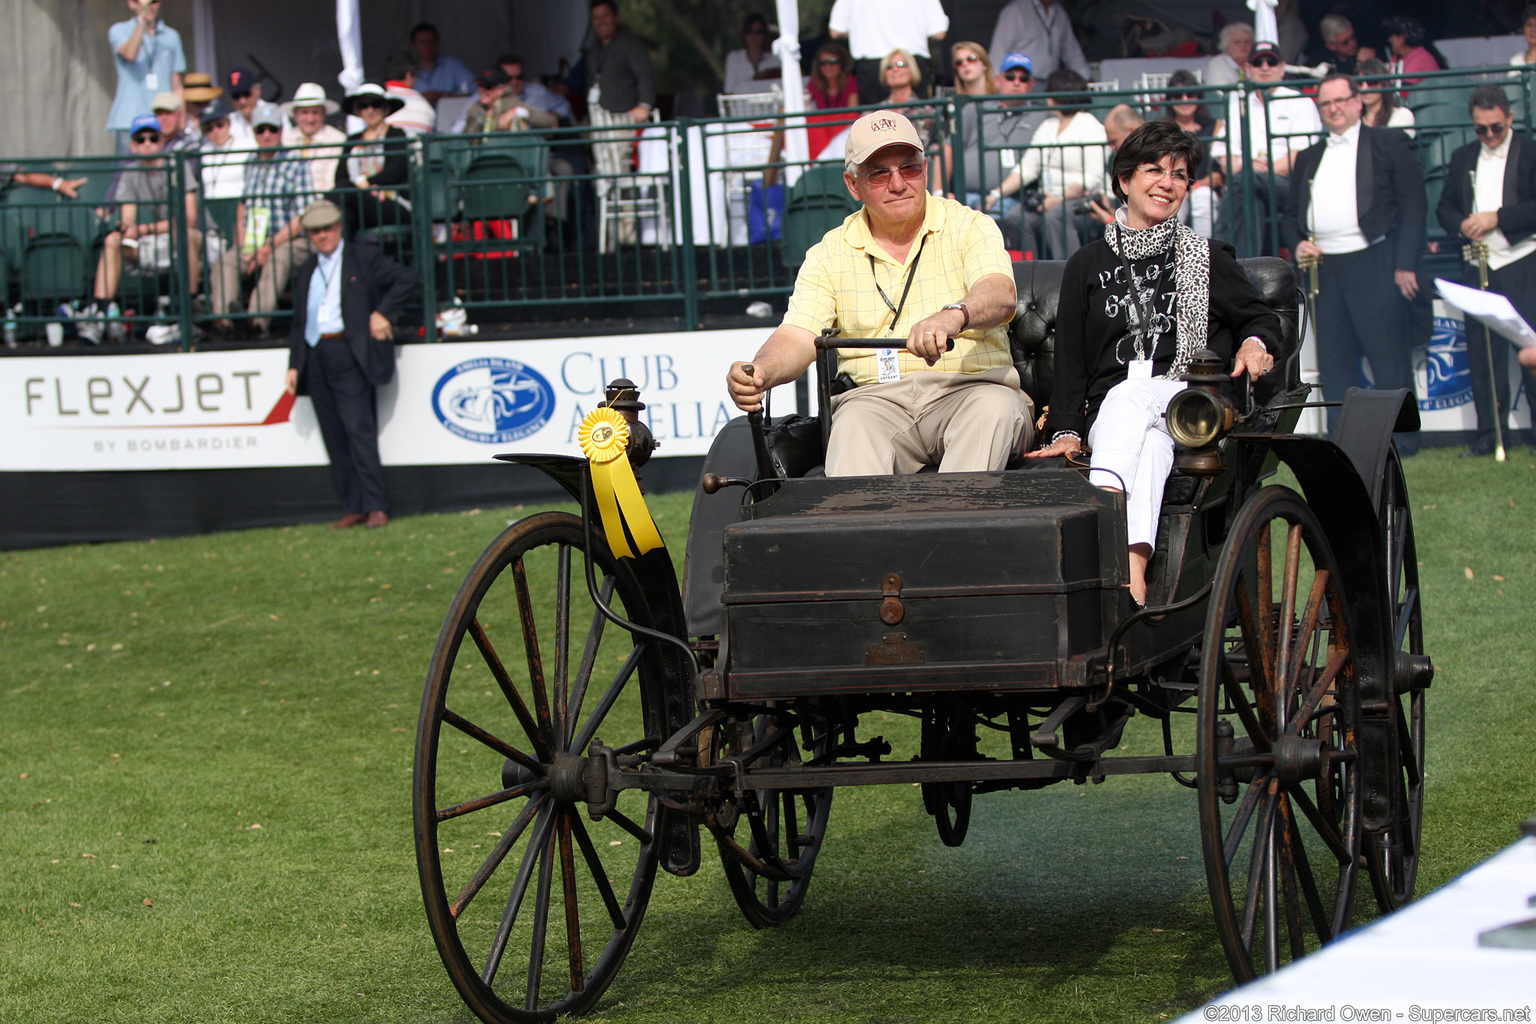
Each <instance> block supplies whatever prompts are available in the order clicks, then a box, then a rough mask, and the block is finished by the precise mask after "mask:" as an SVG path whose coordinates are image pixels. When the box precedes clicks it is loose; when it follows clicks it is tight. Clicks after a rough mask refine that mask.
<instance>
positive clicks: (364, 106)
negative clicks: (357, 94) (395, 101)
mask: <svg viewBox="0 0 1536 1024" xmlns="http://www.w3.org/2000/svg"><path fill="white" fill-rule="evenodd" d="M352 107H353V109H354V110H383V109H384V101H383V100H358V101H357V102H356V103H354V104H352Z"/></svg>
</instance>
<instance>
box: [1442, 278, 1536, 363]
mask: <svg viewBox="0 0 1536 1024" xmlns="http://www.w3.org/2000/svg"><path fill="white" fill-rule="evenodd" d="M1435 290H1436V291H1438V292H1439V293H1440V297H1441V298H1442V299H1444V300H1445V301H1446V302H1449V303H1450V304H1451V305H1453V306H1455V307H1456V308H1457V309H1459V310H1461V311H1462V312H1463V313H1464V314H1466V315H1467V316H1469V317H1471V318H1472V319H1474V320H1476V321H1477V322H1478V323H1481V324H1483V325H1484V326H1486V327H1487V328H1488V329H1489V330H1490V331H1492V332H1493V333H1494V334H1497V335H1498V336H1499V337H1501V338H1507V339H1508V340H1509V341H1510V342H1511V343H1513V344H1514V345H1516V346H1518V347H1520V348H1536V330H1533V329H1532V328H1531V325H1530V324H1528V323H1526V322H1525V318H1524V317H1522V316H1521V315H1520V314H1519V313H1518V312H1517V311H1516V310H1515V307H1514V305H1513V304H1512V303H1511V302H1510V301H1509V299H1508V297H1506V296H1504V295H1501V294H1499V293H1498V292H1486V291H1481V290H1479V289H1477V288H1469V287H1467V286H1466V285H1464V284H1457V283H1455V282H1454V281H1447V280H1446V279H1445V278H1443V277H1437V278H1435Z"/></svg>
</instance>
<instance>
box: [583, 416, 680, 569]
mask: <svg viewBox="0 0 1536 1024" xmlns="http://www.w3.org/2000/svg"><path fill="white" fill-rule="evenodd" d="M576 439H577V441H578V442H580V444H581V452H582V454H583V455H585V456H586V457H587V460H588V462H590V463H591V469H592V492H593V494H594V495H595V496H596V498H597V508H598V511H599V512H601V513H602V517H603V532H604V533H606V534H607V535H608V549H609V550H610V551H612V552H613V553H614V554H615V555H617V556H618V557H620V558H634V557H636V555H637V554H639V555H643V554H645V553H646V552H647V551H651V550H654V549H655V548H659V547H662V546H663V545H662V541H661V532H660V531H659V530H657V529H656V521H655V520H654V519H652V518H651V510H650V509H648V508H646V507H645V499H644V498H643V497H641V496H640V484H639V483H638V482H637V481H636V480H635V471H634V470H633V469H631V468H630V465H629V459H628V458H627V457H626V456H627V451H628V446H629V424H628V423H626V422H624V417H623V416H620V415H619V414H618V413H617V412H615V411H614V410H612V409H609V408H607V407H606V406H604V407H599V408H596V409H593V410H592V411H591V412H589V413H587V417H586V419H584V420H582V421H581V429H580V430H579V431H577V434H576ZM625 526H628V527H629V533H630V535H631V536H633V537H634V539H635V545H634V546H635V548H637V549H638V551H635V550H631V548H630V545H629V537H626V536H625V535H624V527H625Z"/></svg>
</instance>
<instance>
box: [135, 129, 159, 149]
mask: <svg viewBox="0 0 1536 1024" xmlns="http://www.w3.org/2000/svg"><path fill="white" fill-rule="evenodd" d="M133 141H134V142H136V143H138V144H139V145H141V146H142V145H144V143H146V142H159V141H160V133H159V132H140V133H139V134H138V135H135V136H134V137H133Z"/></svg>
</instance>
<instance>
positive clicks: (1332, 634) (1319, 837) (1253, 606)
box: [1196, 487, 1363, 982]
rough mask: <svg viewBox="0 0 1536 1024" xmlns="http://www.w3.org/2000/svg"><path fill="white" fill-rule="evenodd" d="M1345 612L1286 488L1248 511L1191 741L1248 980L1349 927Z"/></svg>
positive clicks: (1214, 606)
mask: <svg viewBox="0 0 1536 1024" xmlns="http://www.w3.org/2000/svg"><path fill="white" fill-rule="evenodd" d="M1345 608H1346V606H1345V603H1344V594H1343V589H1342V582H1341V580H1340V578H1339V572H1338V566H1337V563H1336V561H1335V559H1334V556H1333V552H1332V550H1331V549H1330V548H1329V545H1328V542H1327V539H1326V538H1325V537H1324V535H1323V532H1322V529H1321V528H1320V526H1319V525H1318V522H1317V519H1316V517H1315V516H1313V514H1312V511H1311V509H1310V508H1309V507H1308V506H1307V504H1306V503H1305V502H1304V501H1303V500H1302V499H1301V498H1300V497H1299V496H1298V495H1296V494H1295V493H1294V492H1292V491H1289V490H1287V489H1285V488H1283V487H1267V488H1265V489H1264V490H1262V491H1260V492H1259V493H1258V494H1256V495H1254V496H1253V497H1252V498H1251V499H1249V500H1248V501H1247V502H1246V503H1245V504H1244V505H1243V507H1242V509H1241V510H1240V511H1239V512H1238V515H1237V517H1236V520H1235V522H1234V523H1233V525H1232V529H1231V531H1230V533H1229V535H1228V538H1227V543H1226V546H1225V547H1224V549H1223V551H1222V555H1221V560H1220V563H1219V564H1218V566H1217V570H1216V577H1215V580H1214V582H1213V586H1212V592H1211V604H1210V610H1209V612H1208V615H1207V619H1206V627H1205V637H1204V645H1203V648H1202V651H1201V661H1200V692H1199V704H1198V713H1197V719H1198V732H1197V739H1196V762H1197V767H1198V771H1199V784H1198V795H1199V805H1200V835H1201V845H1202V848H1203V850H1204V854H1205V871H1206V881H1207V885H1208V887H1209V889H1210V896H1211V905H1212V909H1213V911H1214V913H1215V921H1216V930H1217V933H1218V935H1219V936H1220V937H1221V943H1222V947H1223V949H1224V950H1225V952H1226V954H1227V961H1228V963H1229V965H1230V966H1231V969H1232V974H1233V977H1235V978H1236V979H1237V980H1238V981H1239V982H1243V981H1248V980H1250V979H1252V978H1254V977H1255V976H1257V975H1259V974H1264V973H1268V972H1272V971H1275V970H1277V969H1278V968H1280V967H1281V966H1283V965H1284V964H1286V963H1288V962H1290V961H1292V960H1295V959H1298V958H1299V957H1301V956H1303V955H1305V954H1307V953H1310V952H1312V951H1313V950H1314V949H1316V948H1317V947H1318V946H1321V945H1323V944H1325V943H1327V942H1330V941H1332V940H1333V939H1334V938H1336V937H1337V936H1338V935H1339V933H1340V932H1342V931H1343V930H1344V929H1345V928H1346V927H1348V926H1349V923H1350V921H1351V915H1352V913H1353V904H1354V894H1355V887H1356V883H1357V880H1358V874H1359V869H1360V867H1361V866H1362V864H1363V857H1362V855H1361V850H1362V843H1363V839H1362V826H1361V798H1362V791H1361V786H1360V781H1359V758H1360V741H1359V736H1360V704H1359V697H1358V694H1357V690H1356V684H1355V667H1354V663H1353V659H1352V652H1351V646H1350V643H1351V638H1350V635H1349V628H1348V621H1347V619H1346V616H1345Z"/></svg>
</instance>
